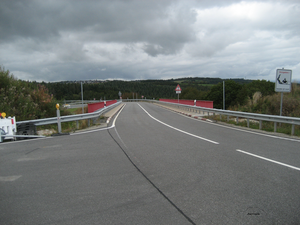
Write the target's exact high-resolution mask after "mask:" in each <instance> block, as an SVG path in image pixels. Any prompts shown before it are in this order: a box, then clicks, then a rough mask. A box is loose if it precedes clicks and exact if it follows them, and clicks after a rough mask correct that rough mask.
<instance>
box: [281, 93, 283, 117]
mask: <svg viewBox="0 0 300 225" xmlns="http://www.w3.org/2000/svg"><path fill="white" fill-rule="evenodd" d="M282 100H283V92H281V99H280V116H282Z"/></svg>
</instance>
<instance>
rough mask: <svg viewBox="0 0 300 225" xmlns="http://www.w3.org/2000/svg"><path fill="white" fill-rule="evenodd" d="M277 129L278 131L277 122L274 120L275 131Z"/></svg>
mask: <svg viewBox="0 0 300 225" xmlns="http://www.w3.org/2000/svg"><path fill="white" fill-rule="evenodd" d="M276 131H277V123H276V122H274V132H275V133H276Z"/></svg>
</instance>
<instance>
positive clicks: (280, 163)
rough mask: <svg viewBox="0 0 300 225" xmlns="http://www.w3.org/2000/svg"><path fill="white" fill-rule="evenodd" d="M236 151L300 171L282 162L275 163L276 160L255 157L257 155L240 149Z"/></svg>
mask: <svg viewBox="0 0 300 225" xmlns="http://www.w3.org/2000/svg"><path fill="white" fill-rule="evenodd" d="M236 151H238V152H241V153H244V154H247V155H251V156H253V157H256V158H259V159H263V160H266V161H269V162H272V163H276V164H279V165H282V166H285V167H289V168H291V169H294V170H299V171H300V168H298V167H295V166H291V165H288V164H285V163H282V162H278V161H275V160H272V159H268V158H265V157H262V156H259V155H255V154H252V153H250V152H245V151H243V150H240V149H237V150H236Z"/></svg>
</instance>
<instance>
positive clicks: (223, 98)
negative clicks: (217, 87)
mask: <svg viewBox="0 0 300 225" xmlns="http://www.w3.org/2000/svg"><path fill="white" fill-rule="evenodd" d="M223 110H225V81H224V80H223Z"/></svg>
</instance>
